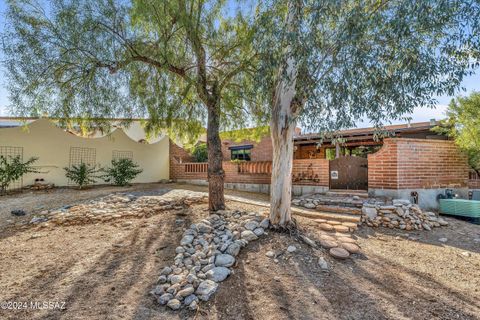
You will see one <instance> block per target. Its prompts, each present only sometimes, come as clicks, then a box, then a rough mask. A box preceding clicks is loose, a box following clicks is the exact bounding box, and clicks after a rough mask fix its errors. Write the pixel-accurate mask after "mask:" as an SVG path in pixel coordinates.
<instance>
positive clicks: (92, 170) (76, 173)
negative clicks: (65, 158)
mask: <svg viewBox="0 0 480 320" xmlns="http://www.w3.org/2000/svg"><path fill="white" fill-rule="evenodd" d="M63 169H64V170H65V176H66V177H67V178H68V179H70V180H72V181H73V182H75V183H76V184H77V185H78V187H79V188H80V189H83V188H84V187H86V186H88V185H90V184H93V183H95V181H96V179H97V178H100V175H99V174H98V173H100V172H101V171H102V169H101V168H96V167H95V166H90V165H87V164H86V163H83V162H82V163H80V164H79V165H72V166H71V168H67V167H65V168H63Z"/></svg>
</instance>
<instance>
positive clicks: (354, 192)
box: [326, 190, 368, 198]
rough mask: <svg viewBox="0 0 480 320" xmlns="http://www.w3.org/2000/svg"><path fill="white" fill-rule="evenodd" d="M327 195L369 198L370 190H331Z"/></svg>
mask: <svg viewBox="0 0 480 320" xmlns="http://www.w3.org/2000/svg"><path fill="white" fill-rule="evenodd" d="M326 195H327V196H333V197H335V196H338V197H346V196H357V197H360V198H368V192H367V191H366V190H330V191H327V193H326Z"/></svg>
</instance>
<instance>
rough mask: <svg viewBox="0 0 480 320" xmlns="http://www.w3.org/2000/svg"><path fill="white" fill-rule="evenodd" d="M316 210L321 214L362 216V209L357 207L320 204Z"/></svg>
mask: <svg viewBox="0 0 480 320" xmlns="http://www.w3.org/2000/svg"><path fill="white" fill-rule="evenodd" d="M315 209H316V210H317V211H321V212H333V213H345V214H354V215H361V214H362V209H360V208H357V207H343V206H329V205H322V204H319V205H317V207H316V208H315Z"/></svg>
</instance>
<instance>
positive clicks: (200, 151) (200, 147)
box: [192, 143, 208, 162]
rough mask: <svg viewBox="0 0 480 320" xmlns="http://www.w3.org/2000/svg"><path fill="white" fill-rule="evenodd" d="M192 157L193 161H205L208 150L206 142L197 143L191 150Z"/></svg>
mask: <svg viewBox="0 0 480 320" xmlns="http://www.w3.org/2000/svg"><path fill="white" fill-rule="evenodd" d="M192 155H193V159H194V160H195V162H207V160H208V150H207V144H206V143H200V144H197V145H196V146H195V147H194V148H193V151H192Z"/></svg>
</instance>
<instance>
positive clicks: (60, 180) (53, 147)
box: [0, 119, 169, 186]
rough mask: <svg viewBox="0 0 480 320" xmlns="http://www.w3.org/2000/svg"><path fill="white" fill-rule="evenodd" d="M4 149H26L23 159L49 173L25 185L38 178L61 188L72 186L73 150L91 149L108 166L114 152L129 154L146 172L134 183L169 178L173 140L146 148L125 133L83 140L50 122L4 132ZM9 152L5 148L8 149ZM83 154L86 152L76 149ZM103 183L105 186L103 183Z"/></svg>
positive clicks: (0, 139) (1, 143)
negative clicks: (33, 159)
mask: <svg viewBox="0 0 480 320" xmlns="http://www.w3.org/2000/svg"><path fill="white" fill-rule="evenodd" d="M0 147H21V148H23V159H24V160H26V159H28V158H30V157H38V158H39V159H38V161H37V162H36V163H35V166H36V167H37V168H38V169H39V170H41V171H43V172H46V173H36V174H28V175H26V176H25V177H24V178H23V185H28V184H32V183H33V182H34V180H35V179H36V178H44V179H45V182H47V183H54V184H55V185H58V186H65V185H68V184H69V181H68V179H67V178H66V177H65V171H64V170H63V168H64V167H68V166H69V165H70V161H71V158H72V156H71V155H72V154H73V156H74V157H75V154H74V153H75V151H72V148H89V151H93V150H94V151H93V152H91V154H92V156H91V158H92V159H94V160H93V161H94V162H95V163H96V164H98V165H101V166H108V165H110V162H111V160H112V157H113V154H114V152H117V153H118V152H126V153H128V154H129V155H131V156H132V158H133V160H134V161H135V162H136V163H137V164H138V165H139V166H140V167H141V168H142V169H143V172H142V173H141V174H140V175H138V176H137V178H136V179H135V180H134V181H133V182H134V183H146V182H156V181H159V180H161V179H168V178H169V140H168V138H167V137H164V138H163V139H161V140H160V141H158V142H156V143H154V144H142V143H138V142H135V141H133V140H132V139H130V138H129V137H128V136H127V135H126V134H125V133H124V132H123V131H122V130H120V129H117V130H115V131H114V132H113V133H112V134H111V135H109V136H106V137H101V138H81V137H77V136H75V135H72V134H70V133H67V132H65V131H63V130H62V129H60V128H58V127H56V126H55V125H54V124H52V123H51V122H50V121H48V120H46V119H40V120H37V121H35V122H33V123H30V124H28V125H27V126H24V127H17V128H6V129H0ZM4 149H5V148H4ZM75 150H76V152H77V155H78V153H82V151H84V150H85V149H75ZM93 154H94V156H93ZM99 183H104V182H102V181H99Z"/></svg>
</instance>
